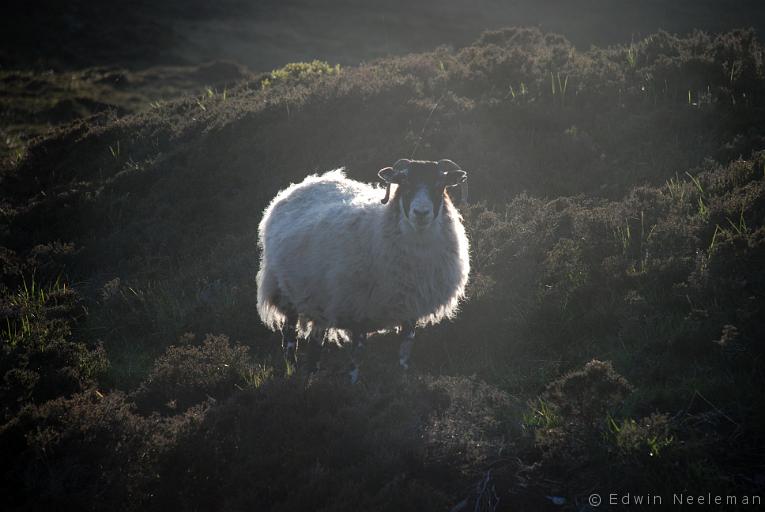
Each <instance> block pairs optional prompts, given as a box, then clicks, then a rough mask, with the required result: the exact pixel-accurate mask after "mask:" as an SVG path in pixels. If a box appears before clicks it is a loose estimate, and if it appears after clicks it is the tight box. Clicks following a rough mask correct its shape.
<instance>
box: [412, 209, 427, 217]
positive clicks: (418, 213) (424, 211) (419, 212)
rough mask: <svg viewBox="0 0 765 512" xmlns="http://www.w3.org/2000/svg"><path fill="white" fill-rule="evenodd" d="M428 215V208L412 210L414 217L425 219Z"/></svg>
mask: <svg viewBox="0 0 765 512" xmlns="http://www.w3.org/2000/svg"><path fill="white" fill-rule="evenodd" d="M429 213H430V208H415V209H414V215H415V216H416V217H420V218H422V217H425V216H427V215H428V214H429Z"/></svg>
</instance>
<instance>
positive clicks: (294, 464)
mask: <svg viewBox="0 0 765 512" xmlns="http://www.w3.org/2000/svg"><path fill="white" fill-rule="evenodd" d="M311 71H315V72H311ZM317 71H321V72H317ZM327 71H328V70H326V69H323V68H321V67H315V66H314V67H311V66H307V67H303V68H290V69H289V70H284V71H283V72H281V73H278V74H276V78H274V79H271V80H270V81H269V83H268V84H267V85H264V84H263V82H262V81H261V79H259V78H250V79H249V80H245V81H243V82H241V83H239V85H238V86H236V87H235V88H233V89H230V90H229V91H228V93H227V95H226V96H225V97H224V96H223V95H222V94H213V95H206V96H204V97H202V98H199V97H196V98H188V99H181V100H177V101H172V102H168V103H165V104H161V105H157V106H155V107H154V108H151V109H149V110H146V111H143V112H141V113H138V114H135V115H132V116H128V117H124V118H118V119H101V120H98V119H96V120H86V121H82V122H78V123H74V124H72V125H68V126H66V127H64V128H61V129H59V130H58V131H57V132H55V133H54V134H52V135H51V136H50V137H48V138H47V139H45V140H43V141H40V142H38V143H37V144H35V145H33V146H31V147H30V148H29V150H28V152H27V153H26V154H25V155H24V156H23V159H22V160H21V161H20V162H19V163H18V165H17V166H15V167H13V168H10V169H7V170H6V171H5V172H4V173H3V175H2V189H3V191H4V194H3V198H2V201H3V202H2V205H1V206H2V212H3V217H2V224H0V236H2V245H3V246H4V249H3V250H2V252H1V253H0V257H2V260H3V266H2V268H3V276H2V277H3V281H2V283H3V284H2V286H3V288H2V290H3V302H2V309H0V312H2V315H3V317H4V319H3V321H2V322H3V324H4V325H6V326H7V329H6V330H5V331H4V332H3V352H4V354H3V359H2V361H3V362H2V367H1V368H0V370H1V371H2V373H3V374H4V380H3V383H4V384H3V385H2V388H0V392H2V403H3V421H4V422H5V425H4V426H3V427H0V446H1V447H2V448H3V453H4V454H5V453H7V454H8V456H7V458H6V461H5V463H6V470H5V471H4V478H3V485H4V486H6V491H8V492H10V490H11V489H13V491H14V492H13V493H11V494H10V496H11V498H10V499H11V502H12V503H13V504H15V505H19V506H21V505H26V506H32V505H33V504H35V505H40V504H42V503H49V504H52V503H56V502H57V500H59V499H61V498H62V497H63V496H67V497H68V499H70V500H72V501H71V503H75V504H78V503H79V504H83V505H87V506H88V507H91V508H98V507H105V506H117V505H118V506H120V507H123V508H140V509H145V508H154V507H156V508H160V507H163V506H166V504H167V503H173V504H174V505H175V506H180V507H181V508H185V509H195V508H205V506H206V505H210V506H212V505H213V504H215V505H220V506H221V507H223V508H231V509H240V508H243V507H245V506H250V507H251V506H255V505H259V506H267V505H269V506H271V507H273V508H276V509H282V510H297V509H301V508H304V507H305V506H306V505H307V504H311V505H312V506H314V507H315V508H322V507H326V508H328V509H329V508H333V509H343V508H349V509H353V508H356V507H359V506H366V507H365V508H373V509H391V508H397V509H398V508H411V509H422V508H428V509H436V508H437V509H443V508H445V507H447V506H450V505H454V504H456V503H458V502H459V501H460V500H462V499H467V500H468V502H469V503H471V506H472V502H473V501H475V500H479V501H481V500H483V501H481V503H483V504H484V505H487V503H488V502H489V501H491V499H492V498H491V496H489V495H487V494H484V495H482V496H475V495H474V492H473V489H474V487H473V486H472V485H471V483H473V482H475V481H477V480H480V479H481V478H483V477H484V475H485V473H484V472H485V470H486V469H488V468H489V467H493V468H494V472H493V482H494V484H495V485H496V490H497V493H498V494H499V496H500V497H501V499H502V502H501V503H502V504H503V505H504V506H509V505H511V504H514V505H524V504H525V505H526V506H527V507H532V508H535V509H539V508H541V507H543V506H544V505H545V503H546V500H545V499H544V496H545V495H551V494H560V495H563V496H566V497H567V499H568V503H569V504H571V503H573V500H575V499H577V498H581V497H582V496H586V494H587V493H588V492H590V490H592V488H593V487H596V488H597V489H600V490H602V491H603V492H607V491H608V490H609V489H613V488H614V486H616V485H617V484H619V483H621V482H624V481H630V482H633V487H634V488H633V489H630V491H631V492H635V493H638V492H641V491H643V492H645V491H647V490H650V491H651V492H655V493H658V492H661V491H667V492H672V491H673V490H677V489H678V488H682V489H687V490H690V491H703V492H707V491H708V490H709V489H719V491H720V492H725V491H731V492H734V491H735V492H744V491H748V492H752V491H753V490H756V489H757V485H758V484H757V483H756V482H757V480H756V479H757V475H761V474H762V471H763V468H762V467H758V466H757V464H759V463H760V462H759V461H761V460H762V457H761V456H762V454H763V442H762V441H763V440H762V436H761V432H760V429H759V425H761V424H762V420H763V418H762V413H761V412H760V411H761V410H762V398H761V397H760V396H759V395H758V393H757V392H756V390H758V389H762V384H763V383H762V380H763V379H762V370H761V357H762V346H761V343H760V340H761V339H762V335H763V328H764V327H765V326H764V325H763V320H762V319H763V318H765V316H763V301H762V297H763V290H764V289H765V282H764V281H763V276H764V275H765V274H764V273H763V268H762V265H763V262H765V258H763V256H764V255H763V250H764V248H765V245H763V237H764V235H765V231H764V228H763V220H765V190H764V187H765V185H764V183H765V181H764V179H763V178H764V176H763V173H764V172H765V169H764V167H763V164H764V160H763V157H762V156H760V155H759V154H758V153H756V150H759V149H762V147H763V136H765V127H763V124H762V119H765V116H763V107H764V106H765V104H763V101H765V91H764V90H763V75H764V69H763V50H762V46H761V45H760V43H759V42H758V41H757V40H756V39H755V38H754V36H753V34H752V33H750V32H734V33H729V34H725V35H721V36H718V37H708V36H705V35H702V34H696V35H693V36H690V37H688V38H684V39H683V38H680V39H679V38H675V37H672V36H669V35H667V34H665V33H659V34H655V35H653V36H651V37H649V38H647V39H645V40H642V41H640V42H638V43H636V44H634V45H632V46H630V47H615V48H609V49H597V48H594V49H592V50H589V51H579V50H576V49H575V48H573V47H572V46H571V45H570V44H569V43H568V42H567V41H566V40H565V39H563V38H561V37H558V36H552V35H544V34H542V33H540V32H539V31H536V30H507V31H502V32H495V33H487V34H485V35H484V36H483V37H482V38H481V39H480V40H479V41H478V42H476V43H475V44H474V45H471V46H469V47H466V48H464V49H462V50H460V51H456V52H452V51H448V50H438V51H435V52H432V53H425V54H416V55H410V56H406V57H401V58H396V59H389V60H382V61H377V62H373V63H370V64H367V65H363V66H360V67H358V68H347V69H342V70H341V71H340V72H339V73H337V72H327ZM399 156H415V157H422V158H441V157H445V156H448V157H450V158H452V159H454V160H455V161H457V162H460V163H462V164H463V165H465V166H466V167H467V169H468V170H469V171H470V177H471V195H472V196H473V197H474V198H479V199H480V200H481V202H480V203H478V204H474V205H471V206H470V207H467V208H465V210H464V215H465V218H466V223H467V227H468V231H469V233H470V236H471V240H472V248H473V254H472V256H473V263H474V268H475V272H474V274H473V278H472V282H471V286H470V289H469V296H470V300H469V301H468V302H467V303H466V304H465V306H464V308H463V311H462V313H461V315H460V316H459V318H458V319H457V320H456V321H455V322H454V323H452V324H450V325H442V326H438V327H436V328H433V329H430V330H428V331H425V332H423V333H422V335H421V336H420V338H419V341H418V345H417V348H416V349H415V355H414V359H415V363H416V364H417V366H418V370H416V371H415V372H413V373H412V374H411V375H409V376H402V375H400V374H398V373H397V371H396V370H395V369H394V367H393V365H392V361H394V360H395V357H394V355H393V352H394V351H395V349H396V347H395V340H394V339H392V337H380V338H379V339H378V340H375V342H374V343H372V344H371V347H370V351H369V352H370V353H369V356H368V357H369V361H367V364H366V366H367V372H366V373H365V378H364V382H363V384H362V385H360V386H357V387H353V388H349V387H348V386H347V385H345V383H344V382H343V381H342V380H341V379H340V377H339V376H338V375H339V370H340V369H341V368H342V365H343V361H344V359H343V358H344V354H343V351H342V350H336V349H332V350H329V352H328V354H327V364H326V365H325V369H324V370H323V372H322V373H320V374H319V376H317V377H316V378H314V379H313V380H312V381H311V382H309V383H307V385H306V384H305V383H303V382H302V381H301V380H300V378H299V376H290V375H287V374H285V372H284V368H283V367H282V366H281V365H280V364H278V363H276V364H275V363H274V362H275V361H278V355H277V354H276V353H277V351H278V341H277V340H276V339H275V338H274V336H273V335H270V334H269V333H267V332H265V330H264V329H263V328H262V327H261V326H260V325H259V323H258V322H257V320H256V318H255V313H254V311H255V307H254V306H255V305H254V297H255V288H254V280H253V278H254V272H255V270H256V269H255V265H256V261H257V253H256V248H255V227H256V225H257V222H258V220H259V215H260V212H261V211H262V208H263V207H264V205H265V204H266V202H267V201H268V200H269V199H270V198H271V197H272V196H273V194H274V193H275V192H276V191H277V190H279V189H280V188H282V187H283V186H284V185H285V184H286V183H288V182H289V181H295V180H298V179H300V178H301V177H302V176H303V175H304V174H305V173H306V172H309V171H317V170H322V169H329V168H333V167H336V166H340V165H345V166H347V167H348V172H349V174H350V175H351V176H353V177H356V178H359V179H363V180H371V179H373V178H374V176H375V172H376V170H377V169H379V168H380V167H383V166H384V165H388V164H389V163H390V161H392V160H394V159H396V158H398V157H399ZM33 276H34V277H33ZM57 277H59V279H58V281H57V280H56V278H57ZM32 282H34V286H32ZM64 283H66V285H64ZM190 332H193V333H197V334H198V335H199V336H197V337H196V338H195V337H194V336H193V335H191V334H188V335H184V333H190ZM208 332H213V333H225V334H226V335H228V336H230V337H231V338H232V339H234V340H239V341H240V342H241V343H243V344H244V346H245V347H247V348H240V347H239V345H236V344H231V343H229V342H228V340H226V339H224V338H220V337H208V338H206V339H205V338H204V337H203V336H202V335H203V334H204V333H208ZM171 345H173V346H171ZM168 347H170V348H168ZM165 349H167V351H165ZM163 353H164V355H162V354H163ZM591 359H600V360H608V361H611V363H610V364H604V363H599V362H597V361H595V362H592V363H590V364H587V365H586V363H587V362H588V361H590V360H591ZM574 370H579V371H574ZM571 371H573V373H567V372H571ZM617 372H618V373H617ZM619 374H621V375H619ZM471 375H472V376H473V377H470V376H471ZM622 376H624V377H626V379H627V381H628V382H629V384H628V383H627V382H625V381H624V378H623V377H622ZM97 390H98V391H97ZM152 414H154V415H153V416H152ZM339 440H342V445H339V444H338V443H339V442H340V441H339ZM742 447H746V449H744V448H742ZM93 500H96V501H95V502H94V501H93Z"/></svg>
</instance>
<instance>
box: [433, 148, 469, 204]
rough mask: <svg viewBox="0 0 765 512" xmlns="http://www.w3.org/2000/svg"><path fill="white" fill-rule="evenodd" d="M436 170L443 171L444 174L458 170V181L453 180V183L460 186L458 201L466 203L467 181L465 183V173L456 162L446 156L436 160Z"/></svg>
mask: <svg viewBox="0 0 765 512" xmlns="http://www.w3.org/2000/svg"><path fill="white" fill-rule="evenodd" d="M438 170H439V171H440V172H443V173H444V174H448V173H449V172H455V171H457V172H459V174H460V175H459V176H458V177H459V181H457V182H455V183H454V184H453V185H451V186H454V185H459V186H460V203H462V204H465V203H467V199H468V183H467V173H466V172H465V171H463V170H462V168H461V167H460V166H459V165H457V164H456V163H454V162H452V161H451V160H449V159H448V158H444V159H442V160H439V161H438Z"/></svg>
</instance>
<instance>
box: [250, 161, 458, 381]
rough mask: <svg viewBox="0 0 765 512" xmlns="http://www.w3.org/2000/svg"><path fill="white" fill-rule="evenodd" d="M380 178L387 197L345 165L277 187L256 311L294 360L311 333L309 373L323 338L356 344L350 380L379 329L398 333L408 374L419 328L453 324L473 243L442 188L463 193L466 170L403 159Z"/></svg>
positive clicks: (261, 229)
mask: <svg viewBox="0 0 765 512" xmlns="http://www.w3.org/2000/svg"><path fill="white" fill-rule="evenodd" d="M378 176H379V178H380V179H381V180H382V181H383V182H384V183H385V186H386V192H385V197H384V199H382V201H381V200H380V198H379V195H378V194H380V192H381V189H380V188H379V187H376V186H372V185H369V184H365V183H361V182H358V181H354V180H351V179H349V178H347V177H346V176H345V173H344V169H343V168H340V169H336V170H334V171H330V172H327V173H325V174H322V175H311V176H308V177H307V178H305V179H304V180H303V181H302V182H301V183H298V184H292V185H290V186H289V187H287V188H286V189H284V190H282V191H280V192H279V193H278V194H277V195H276V197H275V198H274V199H273V200H272V201H271V203H270V204H269V205H268V206H267V207H266V209H265V211H264V213H263V217H262V220H261V222H260V224H259V226H258V247H259V249H260V269H259V271H258V273H257V277H256V280H257V289H258V292H257V308H258V313H259V315H260V318H261V320H262V321H263V323H264V324H265V325H266V326H267V327H269V328H270V329H271V330H274V331H277V330H278V331H281V334H282V347H283V350H284V354H285V358H286V359H287V360H288V361H289V362H291V363H293V364H296V362H297V356H296V351H297V338H298V333H299V332H300V331H301V330H303V329H305V330H306V331H307V336H306V337H307V342H308V362H307V367H308V372H309V374H310V373H312V372H313V371H315V370H316V368H317V364H318V363H319V358H320V354H321V347H322V344H323V340H324V338H325V336H326V335H327V334H331V335H334V336H335V337H336V336H337V335H338V334H339V335H341V336H345V337H347V338H348V339H350V341H351V345H352V351H351V359H352V361H353V369H352V370H351V379H352V380H353V381H354V382H355V380H356V379H357V377H358V365H357V364H356V354H357V351H358V350H359V349H360V348H361V347H362V346H363V344H364V342H365V341H366V339H367V337H368V336H369V335H370V334H373V333H378V332H390V331H396V332H398V333H399V335H400V336H401V338H402V342H401V346H400V349H399V364H400V365H401V366H402V367H403V368H404V369H407V368H408V367H409V358H410V355H411V350H412V345H413V343H414V334H415V333H414V330H415V327H416V326H417V327H424V326H427V325H431V324H436V323H438V322H440V321H441V320H443V319H445V318H448V319H451V318H452V317H454V315H455V314H456V312H457V309H458V305H459V303H460V301H461V299H463V297H464V293H465V286H466V284H467V281H468V275H469V273H470V259H469V245H468V239H467V236H466V235H465V229H464V227H463V225H462V217H461V215H460V214H459V212H458V211H457V209H456V208H455V207H454V205H453V204H452V202H451V200H450V199H449V195H448V194H447V193H446V189H447V188H448V187H453V186H456V185H462V186H463V187H466V181H467V173H466V172H465V171H463V170H462V169H460V167H459V166H458V165H457V164H455V163H454V162H452V161H451V160H446V159H444V160H439V161H438V162H432V161H415V160H408V159H401V160H398V161H397V162H396V163H395V164H394V165H393V167H386V168H384V169H381V170H380V171H379V172H378ZM392 185H395V189H394V192H393V195H392V197H391V186H392ZM465 193H466V188H464V189H463V190H462V194H461V196H462V199H463V200H464V198H465V196H464V194H465Z"/></svg>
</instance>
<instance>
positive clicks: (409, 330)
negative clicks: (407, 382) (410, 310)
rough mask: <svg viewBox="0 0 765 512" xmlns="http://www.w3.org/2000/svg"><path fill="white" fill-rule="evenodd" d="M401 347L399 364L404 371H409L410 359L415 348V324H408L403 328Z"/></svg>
mask: <svg viewBox="0 0 765 512" xmlns="http://www.w3.org/2000/svg"><path fill="white" fill-rule="evenodd" d="M401 338H402V339H401V347H399V349H398V363H399V364H400V365H401V367H402V368H403V369H404V370H408V369H409V358H410V357H411V356H412V347H413V346H414V323H413V322H410V323H406V324H404V326H403V327H402V328H401Z"/></svg>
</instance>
